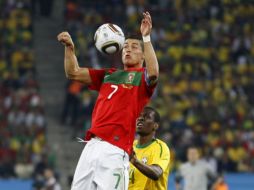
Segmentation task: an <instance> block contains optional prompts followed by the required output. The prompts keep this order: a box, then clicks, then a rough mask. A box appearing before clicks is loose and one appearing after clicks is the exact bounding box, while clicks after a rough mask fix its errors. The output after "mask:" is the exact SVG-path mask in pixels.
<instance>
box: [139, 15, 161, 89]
mask: <svg viewBox="0 0 254 190" xmlns="http://www.w3.org/2000/svg"><path fill="white" fill-rule="evenodd" d="M140 31H141V34H142V36H143V42H144V56H145V62H146V70H147V75H148V76H147V77H148V84H149V86H153V85H154V84H156V83H157V80H158V77H159V64H158V60H157V57H156V54H155V51H154V49H153V45H152V43H151V40H150V34H151V31H152V18H151V15H150V14H149V12H144V13H143V19H142V21H141V25H140Z"/></svg>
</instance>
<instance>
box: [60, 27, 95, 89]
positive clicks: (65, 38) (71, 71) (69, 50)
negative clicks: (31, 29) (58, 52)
mask: <svg viewBox="0 0 254 190" xmlns="http://www.w3.org/2000/svg"><path fill="white" fill-rule="evenodd" d="M57 39H58V41H59V42H61V43H62V44H63V45H64V46H65V54H64V70H65V75H66V77H67V78H68V79H71V80H76V81H80V82H82V83H84V84H86V85H90V84H91V83H92V80H91V77H90V74H89V70H88V68H80V67H79V65H78V61H77V57H76V55H75V49H74V43H73V41H72V39H71V36H70V34H69V33H68V32H61V33H60V34H58V36H57Z"/></svg>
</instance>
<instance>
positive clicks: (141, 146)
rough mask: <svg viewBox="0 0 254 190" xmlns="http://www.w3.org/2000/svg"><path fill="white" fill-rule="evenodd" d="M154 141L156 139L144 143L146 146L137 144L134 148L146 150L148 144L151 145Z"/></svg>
mask: <svg viewBox="0 0 254 190" xmlns="http://www.w3.org/2000/svg"><path fill="white" fill-rule="evenodd" d="M154 141H156V139H152V141H150V142H148V143H146V144H143V145H140V144H137V145H136V148H146V147H148V146H149V145H150V144H152V143H153V142H154Z"/></svg>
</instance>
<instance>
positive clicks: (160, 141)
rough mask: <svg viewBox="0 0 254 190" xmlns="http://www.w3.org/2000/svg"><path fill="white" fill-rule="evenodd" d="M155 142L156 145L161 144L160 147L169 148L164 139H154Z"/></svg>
mask: <svg viewBox="0 0 254 190" xmlns="http://www.w3.org/2000/svg"><path fill="white" fill-rule="evenodd" d="M155 142H156V143H157V145H158V146H161V147H162V148H166V149H169V148H168V145H167V144H166V143H165V142H164V141H162V140H160V139H155Z"/></svg>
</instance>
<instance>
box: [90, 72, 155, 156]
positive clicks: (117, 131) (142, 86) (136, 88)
mask: <svg viewBox="0 0 254 190" xmlns="http://www.w3.org/2000/svg"><path fill="white" fill-rule="evenodd" d="M89 74H90V77H91V79H92V84H91V85H90V86H89V88H90V89H92V90H97V91H98V92H99V95H98V98H97V101H96V103H95V106H94V110H93V114H92V126H91V128H90V129H89V130H88V131H87V135H86V140H90V139H91V137H92V135H96V136H98V137H100V138H101V139H103V140H105V141H107V142H109V143H111V144H113V145H115V146H117V147H119V148H121V149H123V150H124V151H126V152H127V153H128V154H130V153H131V151H132V146H133V141H134V136H135V129H136V118H137V117H138V116H139V114H140V112H141V111H142V110H143V108H144V106H145V105H146V104H147V103H148V101H149V99H150V98H151V96H152V94H153V91H154V88H155V85H154V86H152V87H151V86H148V84H147V82H146V77H145V69H144V68H141V69H129V70H116V69H100V70H95V69H89Z"/></svg>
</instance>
